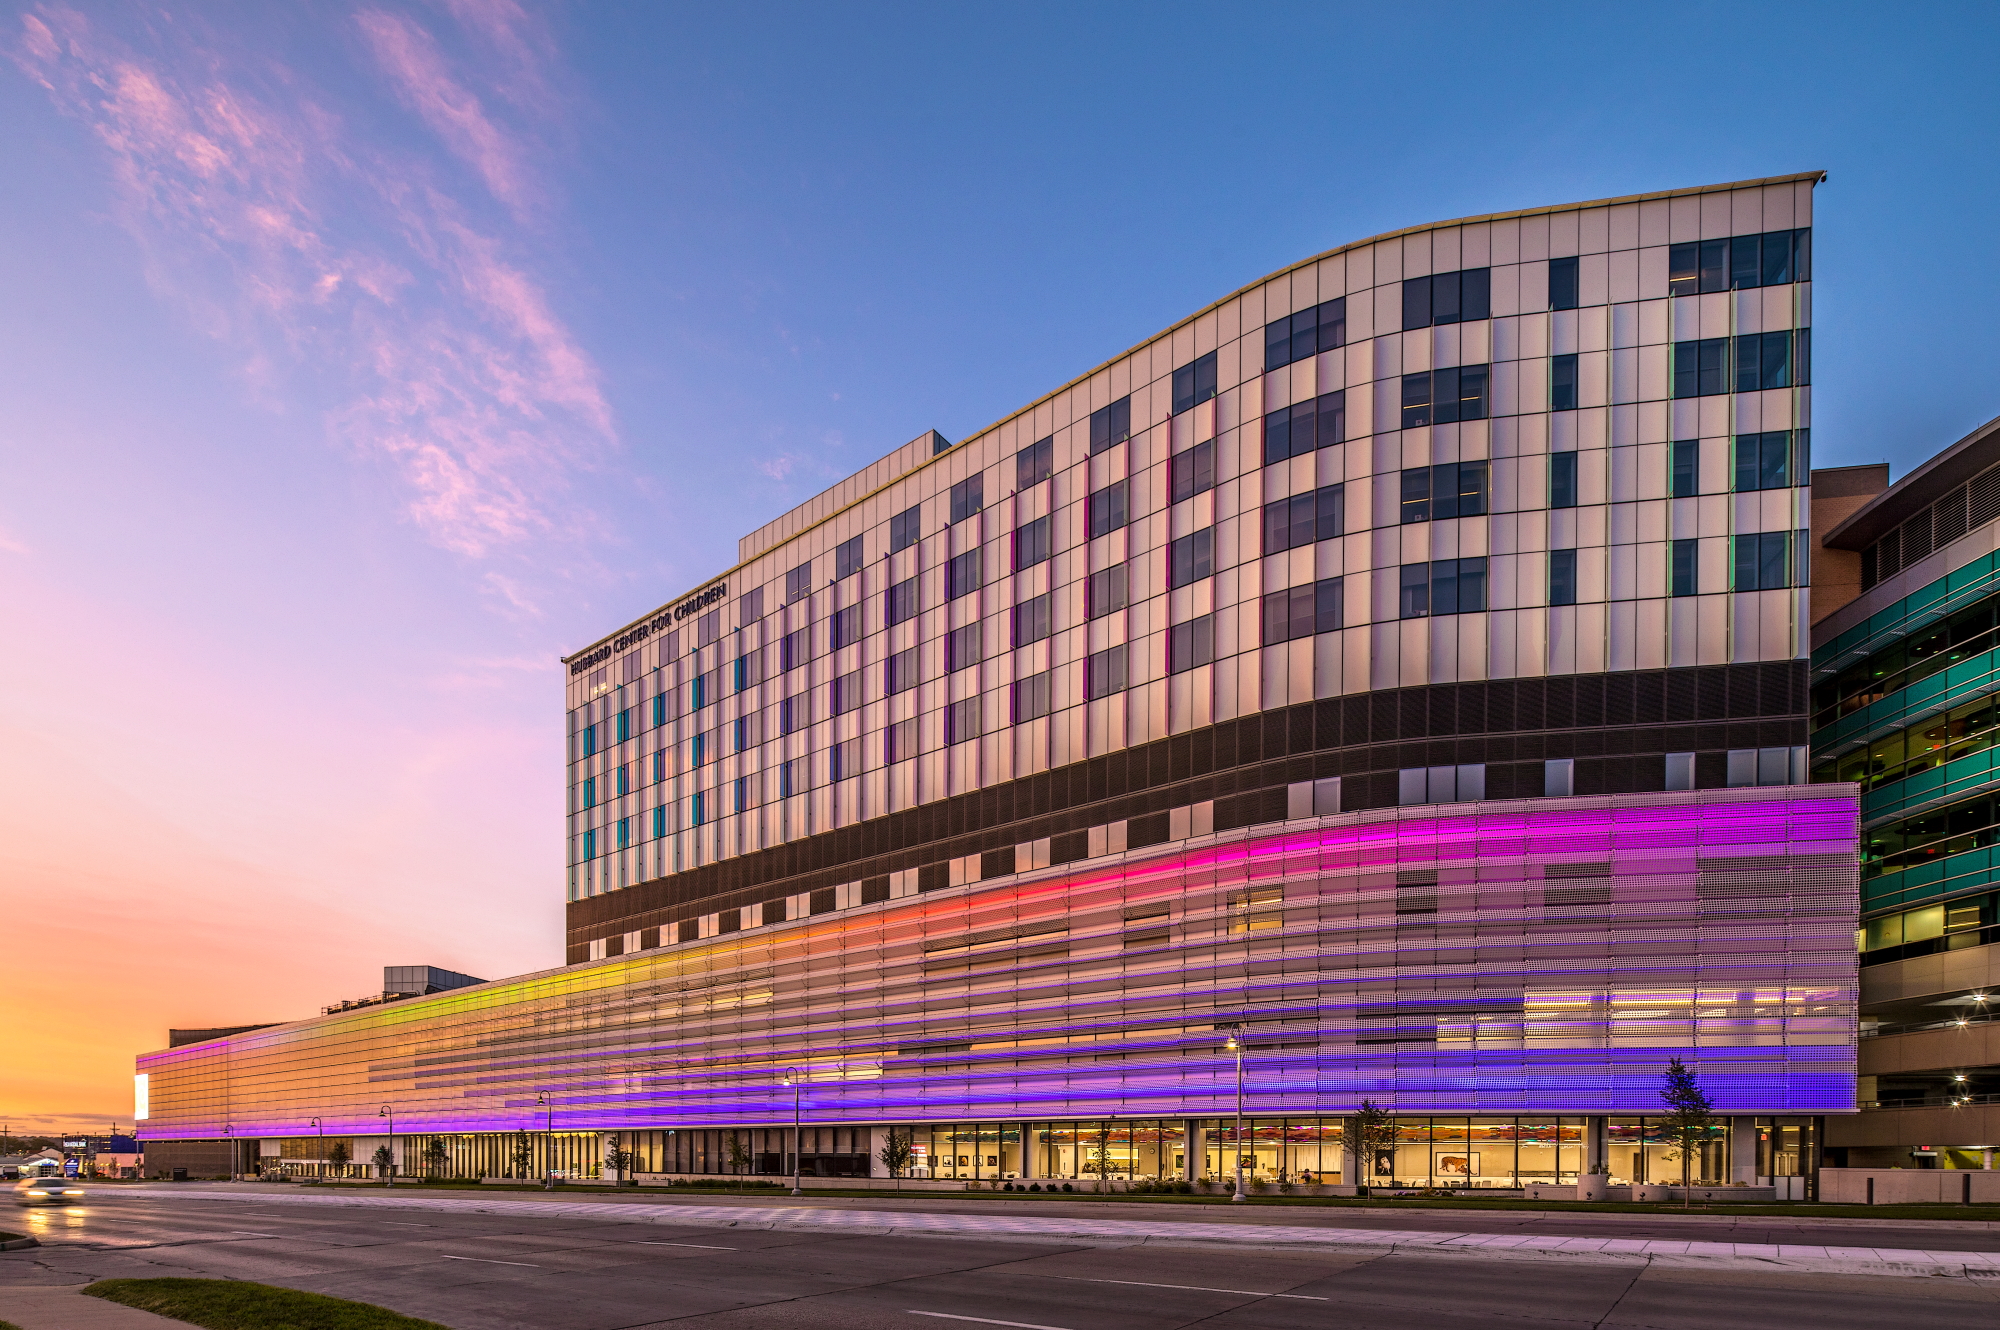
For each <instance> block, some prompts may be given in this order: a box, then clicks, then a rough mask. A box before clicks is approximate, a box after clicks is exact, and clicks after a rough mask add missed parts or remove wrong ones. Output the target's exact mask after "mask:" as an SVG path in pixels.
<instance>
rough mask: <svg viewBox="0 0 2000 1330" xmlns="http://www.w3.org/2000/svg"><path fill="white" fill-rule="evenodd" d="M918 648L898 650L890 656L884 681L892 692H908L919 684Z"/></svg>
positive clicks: (884, 672)
mask: <svg viewBox="0 0 2000 1330" xmlns="http://www.w3.org/2000/svg"><path fill="white" fill-rule="evenodd" d="M917 650H918V649H917V648H916V647H910V648H908V649H907V650H903V651H898V652H897V653H896V654H895V655H893V656H891V657H889V660H888V662H887V665H888V668H887V669H886V670H884V671H883V674H884V678H883V683H884V684H885V685H886V686H887V689H888V691H889V692H891V693H901V692H907V691H908V690H910V689H912V688H915V687H916V686H917Z"/></svg>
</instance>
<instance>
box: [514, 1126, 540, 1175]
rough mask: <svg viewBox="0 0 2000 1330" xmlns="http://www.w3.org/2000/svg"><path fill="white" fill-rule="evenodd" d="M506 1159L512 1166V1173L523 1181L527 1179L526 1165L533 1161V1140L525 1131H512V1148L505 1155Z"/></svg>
mask: <svg viewBox="0 0 2000 1330" xmlns="http://www.w3.org/2000/svg"><path fill="white" fill-rule="evenodd" d="M507 1161H508V1162H509V1163H510V1164H512V1165H513V1166H514V1175H515V1176H516V1177H518V1178H520V1179H521V1180H522V1181H524V1182H525V1181H527V1178H528V1166H529V1165H530V1164H532V1163H534V1162H535V1146H534V1142H533V1141H532V1140H531V1139H530V1137H529V1136H528V1133H527V1132H525V1131H517V1132H515V1133H514V1148H513V1151H512V1152H511V1153H510V1154H509V1155H508V1156H507Z"/></svg>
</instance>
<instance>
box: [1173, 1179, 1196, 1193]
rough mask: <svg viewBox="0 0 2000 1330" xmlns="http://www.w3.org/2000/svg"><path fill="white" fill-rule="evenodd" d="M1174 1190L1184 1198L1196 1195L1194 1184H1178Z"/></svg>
mask: <svg viewBox="0 0 2000 1330" xmlns="http://www.w3.org/2000/svg"><path fill="white" fill-rule="evenodd" d="M1174 1190H1175V1191H1177V1192H1179V1193H1180V1194H1181V1195H1183V1196H1191V1195H1193V1194H1194V1184H1193V1183H1192V1182H1176V1183H1175V1184H1174Z"/></svg>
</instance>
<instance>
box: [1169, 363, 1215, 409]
mask: <svg viewBox="0 0 2000 1330" xmlns="http://www.w3.org/2000/svg"><path fill="white" fill-rule="evenodd" d="M1213 396H1215V352H1213V351H1211V352H1209V353H1208V354H1207V355H1205V356H1202V357H1201V358H1199V359H1198V360H1196V361H1195V362H1194V363H1193V364H1189V365H1182V366H1181V367H1180V368H1179V369H1177V370H1175V371H1174V414H1175V415H1179V414H1180V413H1181V412H1183V411H1189V410H1192V409H1193V408H1194V407H1195V405H1196V404H1197V403H1199V402H1206V401H1207V400H1208V399H1209V398H1211V397H1213Z"/></svg>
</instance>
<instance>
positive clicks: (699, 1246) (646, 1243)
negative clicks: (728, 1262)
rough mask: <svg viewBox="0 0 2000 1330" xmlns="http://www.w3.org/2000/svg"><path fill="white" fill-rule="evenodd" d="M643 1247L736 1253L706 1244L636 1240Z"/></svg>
mask: <svg viewBox="0 0 2000 1330" xmlns="http://www.w3.org/2000/svg"><path fill="white" fill-rule="evenodd" d="M634 1241H636V1242H637V1243H638V1244H639V1245H640V1246H641V1247H693V1248H696V1249H697V1250H700V1251H735V1250H736V1248H734V1247H711V1246H709V1245H708V1244H707V1243H705V1242H654V1241H653V1240H652V1239H651V1238H636V1239H634Z"/></svg>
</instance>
